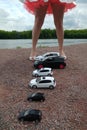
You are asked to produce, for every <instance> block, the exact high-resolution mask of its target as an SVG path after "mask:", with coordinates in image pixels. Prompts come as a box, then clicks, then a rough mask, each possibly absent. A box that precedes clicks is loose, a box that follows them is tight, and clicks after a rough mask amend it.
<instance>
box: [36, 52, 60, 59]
mask: <svg viewBox="0 0 87 130" xmlns="http://www.w3.org/2000/svg"><path fill="white" fill-rule="evenodd" d="M52 56H59V53H58V52H47V53H45V54H43V55H40V56H37V57H36V58H35V60H43V59H44V58H47V57H52Z"/></svg>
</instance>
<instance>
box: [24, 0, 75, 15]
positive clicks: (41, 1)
mask: <svg viewBox="0 0 87 130" xmlns="http://www.w3.org/2000/svg"><path fill="white" fill-rule="evenodd" d="M53 3H56V4H58V5H60V6H62V5H65V10H64V12H67V11H68V10H69V9H72V8H74V7H75V6H76V3H75V2H71V3H68V2H61V1H60V0H25V2H24V6H25V8H26V9H27V10H28V11H29V12H31V13H32V14H34V13H35V9H36V8H39V7H40V6H44V5H48V8H47V14H52V8H51V4H53Z"/></svg>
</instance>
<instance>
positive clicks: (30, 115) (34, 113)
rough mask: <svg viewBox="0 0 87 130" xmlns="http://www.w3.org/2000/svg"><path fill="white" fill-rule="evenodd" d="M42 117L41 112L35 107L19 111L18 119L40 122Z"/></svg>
mask: <svg viewBox="0 0 87 130" xmlns="http://www.w3.org/2000/svg"><path fill="white" fill-rule="evenodd" d="M41 119H42V112H41V111H40V110H36V109H28V110H23V111H22V112H20V113H19V116H18V120H19V121H35V122H40V121H41Z"/></svg>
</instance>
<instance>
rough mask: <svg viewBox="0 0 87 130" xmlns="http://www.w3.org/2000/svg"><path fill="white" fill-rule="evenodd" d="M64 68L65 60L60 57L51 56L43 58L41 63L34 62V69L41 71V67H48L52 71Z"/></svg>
mask: <svg viewBox="0 0 87 130" xmlns="http://www.w3.org/2000/svg"><path fill="white" fill-rule="evenodd" d="M65 66H66V63H65V60H64V58H63V57H61V56H53V57H47V58H44V59H43V60H42V61H39V60H38V61H35V62H34V67H35V68H37V69H41V68H43V67H50V68H53V69H64V68H65Z"/></svg>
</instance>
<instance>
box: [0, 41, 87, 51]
mask: <svg viewBox="0 0 87 130" xmlns="http://www.w3.org/2000/svg"><path fill="white" fill-rule="evenodd" d="M31 43H32V40H31V39H16V40H12V39H11V40H8V39H7V40H0V49H15V48H31ZM83 43H87V39H64V45H65V46H66V45H77V44H83ZM47 46H49V47H52V46H58V42H57V39H39V41H38V47H47Z"/></svg>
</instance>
